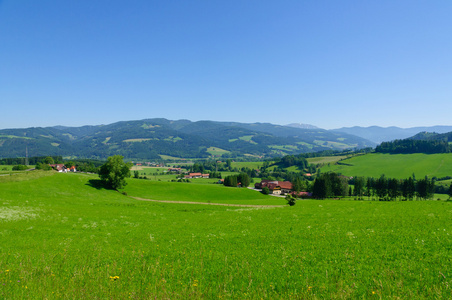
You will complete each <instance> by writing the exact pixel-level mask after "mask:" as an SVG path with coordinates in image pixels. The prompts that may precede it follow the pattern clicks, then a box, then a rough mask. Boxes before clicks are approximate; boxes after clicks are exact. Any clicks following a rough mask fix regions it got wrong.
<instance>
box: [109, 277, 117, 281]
mask: <svg viewBox="0 0 452 300" xmlns="http://www.w3.org/2000/svg"><path fill="white" fill-rule="evenodd" d="M116 279H119V276H110V280H111V281H115V280H116Z"/></svg>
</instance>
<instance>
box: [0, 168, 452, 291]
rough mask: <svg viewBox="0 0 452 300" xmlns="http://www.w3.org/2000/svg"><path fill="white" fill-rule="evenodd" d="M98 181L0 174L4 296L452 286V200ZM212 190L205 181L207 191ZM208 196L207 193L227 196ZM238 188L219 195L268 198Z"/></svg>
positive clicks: (0, 278)
mask: <svg viewBox="0 0 452 300" xmlns="http://www.w3.org/2000/svg"><path fill="white" fill-rule="evenodd" d="M96 180H97V178H96V177H95V176H91V175H83V174H55V173H50V172H49V173H30V174H28V175H14V176H5V177H0V203H1V206H0V286H1V289H0V298H3V299H20V298H22V299H23V298H27V299H75V298H76V299H126V298H132V299H151V298H152V299H154V298H157V299H213V298H219V299H220V298H233V299H261V298H262V299H325V298H329V299H331V298H334V299H336V298H348V299H350V298H372V297H376V298H377V297H378V298H403V299H431V298H449V296H450V295H451V292H452V288H451V287H452V279H451V278H452V267H451V266H452V263H451V259H452V258H451V256H450V251H451V245H452V239H451V234H452V225H451V224H452V222H451V221H452V206H451V205H452V203H449V202H442V201H426V202H372V201H314V200H306V201H298V203H297V205H295V206H293V207H289V206H284V207H281V208H238V207H222V206H208V205H193V204H190V205H189V204H175V203H174V204H173V203H154V202H145V201H137V200H134V199H132V198H130V197H128V196H125V195H122V194H121V193H118V192H115V191H110V190H105V189H103V188H102V187H101V186H100V185H98V184H97V181H96ZM170 185H173V186H174V190H168V189H170ZM188 185H189V184H187V186H188ZM193 186H195V185H194V184H193ZM182 187H184V188H185V186H183V185H182V184H180V183H168V185H167V183H165V184H163V183H161V184H158V183H156V182H150V181H144V180H133V179H130V180H129V185H128V186H127V189H126V190H127V193H128V194H129V195H130V196H139V195H147V196H153V197H160V196H159V195H161V197H163V194H164V191H165V190H168V191H169V192H168V194H178V193H179V192H178V188H182ZM207 187H208V186H207V185H197V186H195V188H197V189H199V190H200V194H202V193H203V190H204V189H206V188H207ZM159 189H161V190H160V191H155V190H159ZM208 191H209V192H206V193H205V194H203V196H202V197H199V199H207V198H208V193H215V190H213V189H212V190H208ZM230 191H232V190H231V189H227V188H225V189H223V190H222V193H224V194H225V195H226V194H228V193H229V192H230ZM239 191H243V193H242V192H234V193H237V194H234V193H231V194H230V195H229V197H230V198H231V199H232V200H227V196H224V198H222V199H219V200H220V201H237V202H241V203H243V204H246V203H249V202H256V201H257V202H259V201H263V200H262V199H255V200H250V199H251V197H254V196H251V194H249V193H248V192H254V191H247V190H245V189H241V190H239ZM186 193H188V192H187V190H184V192H183V193H179V194H186ZM220 194H221V193H219V192H218V194H217V195H215V196H214V197H212V198H211V199H210V201H212V202H214V201H216V198H219V197H220ZM256 194H257V193H256ZM187 197H191V196H190V195H187ZM256 197H261V196H259V195H258V194H257V195H256ZM179 199H180V198H179Z"/></svg>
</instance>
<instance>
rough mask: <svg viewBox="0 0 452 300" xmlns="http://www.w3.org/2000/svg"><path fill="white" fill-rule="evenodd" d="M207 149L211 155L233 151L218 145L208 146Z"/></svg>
mask: <svg viewBox="0 0 452 300" xmlns="http://www.w3.org/2000/svg"><path fill="white" fill-rule="evenodd" d="M206 151H207V152H208V153H210V154H211V155H223V154H225V153H229V152H231V151H228V150H224V149H221V148H218V147H209V148H207V150H206Z"/></svg>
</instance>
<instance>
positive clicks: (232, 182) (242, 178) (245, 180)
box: [224, 173, 251, 187]
mask: <svg viewBox="0 0 452 300" xmlns="http://www.w3.org/2000/svg"><path fill="white" fill-rule="evenodd" d="M250 183H251V178H250V177H249V176H248V174H246V173H240V174H238V175H230V176H226V177H225V178H224V185H225V186H232V187H237V185H239V184H240V186H241V187H248V186H249V185H250Z"/></svg>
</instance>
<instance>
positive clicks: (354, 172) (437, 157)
mask: <svg viewBox="0 0 452 300" xmlns="http://www.w3.org/2000/svg"><path fill="white" fill-rule="evenodd" d="M340 163H341V164H336V165H335V164H331V165H329V166H324V167H322V168H321V171H322V173H325V172H329V171H331V172H338V173H342V174H343V175H346V176H366V177H380V176H381V175H382V174H385V175H386V177H390V178H400V179H404V178H408V177H409V176H412V175H413V174H415V176H416V178H423V177H424V176H429V177H430V178H431V177H433V176H436V177H438V178H440V177H445V176H451V175H452V153H448V154H422V153H417V154H381V153H373V154H366V155H361V156H355V157H352V158H350V159H346V160H343V161H341V162H340Z"/></svg>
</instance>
